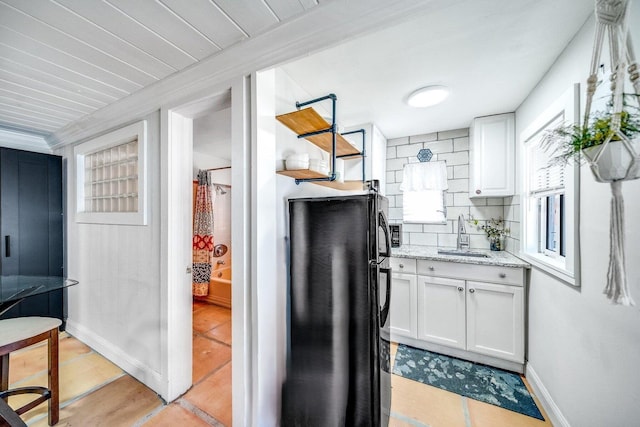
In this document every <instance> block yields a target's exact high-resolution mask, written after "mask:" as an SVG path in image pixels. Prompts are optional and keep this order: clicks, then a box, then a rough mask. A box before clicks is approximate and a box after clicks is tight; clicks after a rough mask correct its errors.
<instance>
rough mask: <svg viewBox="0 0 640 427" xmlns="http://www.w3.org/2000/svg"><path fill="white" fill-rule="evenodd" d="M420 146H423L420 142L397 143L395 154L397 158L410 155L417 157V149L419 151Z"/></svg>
mask: <svg viewBox="0 0 640 427" xmlns="http://www.w3.org/2000/svg"><path fill="white" fill-rule="evenodd" d="M422 148H424V146H423V145H422V144H407V145H398V146H397V147H396V155H397V156H398V158H400V157H410V158H416V159H417V156H418V151H420V150H421V149H422Z"/></svg>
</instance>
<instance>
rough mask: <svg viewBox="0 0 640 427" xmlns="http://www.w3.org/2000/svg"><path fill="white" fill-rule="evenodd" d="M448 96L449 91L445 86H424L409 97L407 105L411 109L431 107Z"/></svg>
mask: <svg viewBox="0 0 640 427" xmlns="http://www.w3.org/2000/svg"><path fill="white" fill-rule="evenodd" d="M447 96H449V89H447V88H446V87H445V86H426V87H423V88H420V89H418V90H416V91H415V92H413V93H412V94H411V95H409V98H407V104H409V105H410V106H411V107H416V108H423V107H431V106H433V105H436V104H439V103H441V102H442V101H444V100H445V99H446V98H447Z"/></svg>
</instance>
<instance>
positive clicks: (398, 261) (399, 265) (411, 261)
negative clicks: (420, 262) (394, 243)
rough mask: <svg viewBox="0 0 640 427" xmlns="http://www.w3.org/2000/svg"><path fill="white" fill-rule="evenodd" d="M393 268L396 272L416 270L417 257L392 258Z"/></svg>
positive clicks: (413, 271)
mask: <svg viewBox="0 0 640 427" xmlns="http://www.w3.org/2000/svg"><path fill="white" fill-rule="evenodd" d="M391 270H392V271H393V272H394V273H413V274H415V272H416V259H415V258H391Z"/></svg>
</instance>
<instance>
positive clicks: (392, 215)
mask: <svg viewBox="0 0 640 427" xmlns="http://www.w3.org/2000/svg"><path fill="white" fill-rule="evenodd" d="M389 221H396V222H398V223H400V222H402V208H389Z"/></svg>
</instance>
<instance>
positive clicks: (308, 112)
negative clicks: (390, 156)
mask: <svg viewBox="0 0 640 427" xmlns="http://www.w3.org/2000/svg"><path fill="white" fill-rule="evenodd" d="M326 100H331V123H328V122H327V120H326V119H324V118H323V117H322V116H320V115H319V114H318V113H317V112H316V111H315V110H314V109H313V108H311V107H309V108H303V107H307V106H308V105H311V104H315V103H318V102H322V101H326ZM336 101H337V97H336V95H335V94H333V93H330V94H328V95H326V96H322V97H319V98H315V99H311V100H309V101H305V102H296V108H297V111H294V112H291V113H287V114H281V115H279V116H276V119H277V120H278V121H280V122H281V123H282V124H284V125H285V126H287V127H288V128H289V129H291V130H292V131H293V132H295V133H296V134H297V135H298V138H302V139H306V140H307V141H309V142H311V143H313V144H315V145H316V146H318V147H319V148H321V149H322V150H324V151H327V152H329V154H330V156H331V173H330V174H329V176H324V175H321V174H319V173H316V172H315V171H311V170H308V169H307V170H302V171H296V170H291V171H287V170H284V171H278V173H279V174H282V175H286V176H290V177H292V178H295V182H296V184H300V183H301V182H313V183H316V184H320V185H327V186H330V187H335V188H341V189H345V190H352V189H357V187H358V185H359V184H362V183H364V181H365V163H364V158H365V130H364V129H358V130H354V131H349V132H344V133H342V134H340V133H339V132H338V130H337V125H336ZM355 133H361V134H362V150H361V151H359V150H358V149H357V148H356V147H354V146H353V145H352V144H351V143H349V141H347V140H346V139H345V138H344V137H343V135H350V134H355ZM327 134H330V136H329V138H327ZM353 158H362V181H347V182H345V183H341V182H338V181H336V179H337V175H336V159H353ZM354 183H357V184H354Z"/></svg>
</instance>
